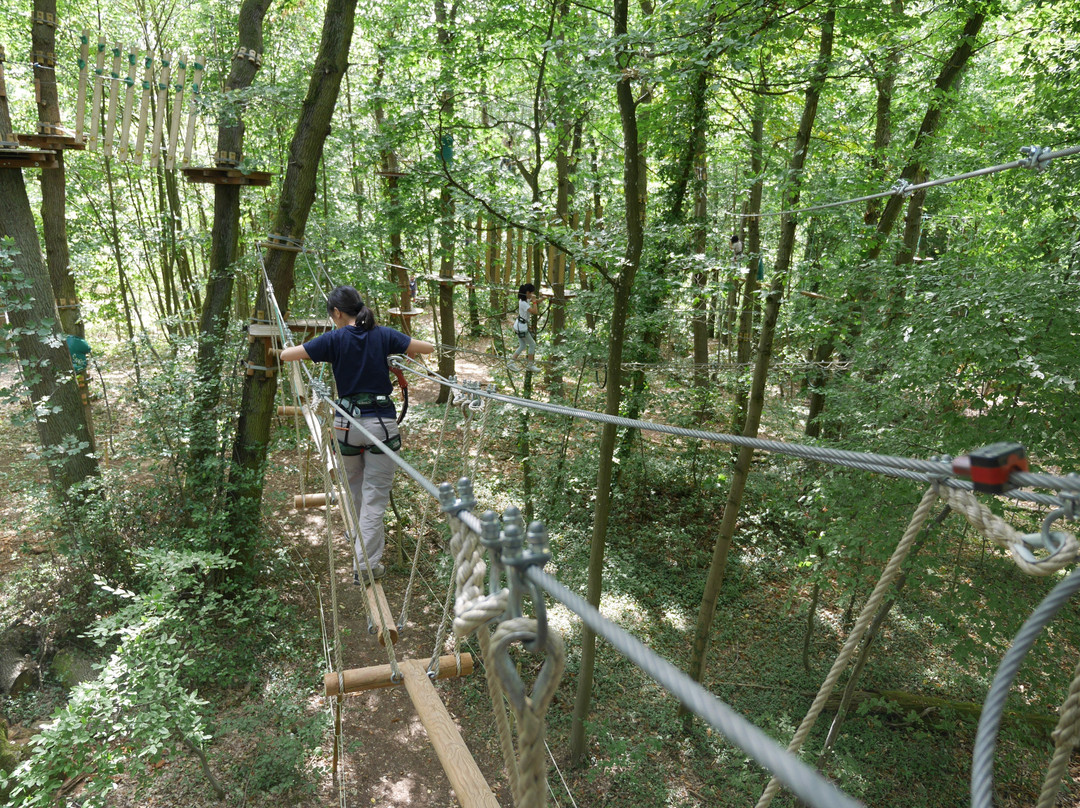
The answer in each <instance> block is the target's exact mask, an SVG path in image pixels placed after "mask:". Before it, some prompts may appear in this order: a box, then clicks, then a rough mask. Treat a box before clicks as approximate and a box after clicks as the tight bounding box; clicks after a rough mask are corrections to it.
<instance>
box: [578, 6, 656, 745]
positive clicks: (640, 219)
mask: <svg viewBox="0 0 1080 808" xmlns="http://www.w3.org/2000/svg"><path fill="white" fill-rule="evenodd" d="M614 20H615V27H614V32H615V37H616V38H620V37H622V38H624V39H625V37H626V33H627V0H614ZM632 56H633V54H632V51H631V50H630V49H629V46H628V45H620V46H619V51H618V53H617V56H616V59H617V66H618V69H619V70H620V72H621V73H622V75H621V76H620V77H619V80H618V81H617V82H616V85H615V95H616V98H617V100H618V105H619V118H620V121H621V123H622V130H623V154H624V157H623V197H624V199H625V206H626V250H625V252H624V253H623V263H622V266H621V267H620V269H619V274H618V277H617V278H616V279H614V285H615V303H614V308H613V310H612V312H611V335H610V337H609V339H608V385H607V401H606V405H605V410H604V411H605V412H606V413H607V414H609V415H618V414H619V405H620V403H621V400H622V354H623V339H624V337H625V330H626V317H627V314H628V312H629V301H630V291H631V288H632V287H633V283H634V277H635V275H636V274H637V270H638V265H639V264H640V261H641V251H642V248H643V245H644V238H645V234H644V229H645V228H644V223H645V199H644V197H643V196H642V190H641V186H642V174H643V172H642V154H641V151H640V149H639V141H638V122H637V102H636V101H635V99H634V88H633V86H632V84H631V80H630V75H629V73H630V71H629V66H630V62H631V59H632ZM614 454H615V426H614V425H613V424H604V429H603V432H602V433H601V438H600V451H599V458H598V468H597V473H596V510H595V513H594V515H593V533H592V544H591V546H590V550H589V575H588V591H587V598H588V601H589V603H591V604H592V605H593V606H596V607H599V606H600V595H601V590H602V588H603V571H604V545H605V541H606V538H607V525H608V518H609V516H610V514H611V475H612V468H613V465H614V463H613V460H614ZM595 664H596V634H595V633H593V632H592V631H591V630H590V629H588V628H585V629H583V630H582V636H581V669H580V672H579V675H578V689H577V697H576V699H575V701H574V716H573V724H572V727H571V734H570V760H571V762H572V764H573V765H575V766H578V765H581V763H582V762H583V761H584V759H585V719H586V718H587V717H588V714H589V702H590V700H591V698H592V682H593V669H594V667H595Z"/></svg>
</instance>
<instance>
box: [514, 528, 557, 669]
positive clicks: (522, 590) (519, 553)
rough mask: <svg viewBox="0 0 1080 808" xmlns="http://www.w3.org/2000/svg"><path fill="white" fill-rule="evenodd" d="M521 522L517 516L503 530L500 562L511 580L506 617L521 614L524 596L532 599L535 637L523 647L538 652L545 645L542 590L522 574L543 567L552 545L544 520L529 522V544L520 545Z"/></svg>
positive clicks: (547, 559) (546, 635)
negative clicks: (549, 541) (549, 542)
mask: <svg viewBox="0 0 1080 808" xmlns="http://www.w3.org/2000/svg"><path fill="white" fill-rule="evenodd" d="M514 510H515V511H516V509H514ZM515 515H516V514H515ZM520 521H521V520H520V517H517V519H515V520H513V521H510V522H509V523H508V524H507V525H506V527H505V528H504V529H503V542H502V544H503V552H502V563H503V564H504V565H505V566H506V568H507V574H508V578H509V583H510V601H509V605H508V610H509V615H508V617H509V618H511V619H513V618H517V617H521V616H522V615H523V601H524V598H525V597H526V596H529V597H530V598H531V600H532V602H533V611H534V613H535V617H536V637H535V638H532V639H529V640H527V641H526V642H525V647H526V648H527V649H528V650H529V651H537V650H539V649H541V648H543V647H544V646H545V645H546V644H547V637H548V625H547V609H546V607H545V604H544V593H543V592H541V591H540V589H539V587H537V586H536V584H534V583H533V582H532V581H530V580H528V579H527V578H526V577H525V571H526V570H527V569H528V568H529V567H539V568H540V569H543V568H544V566H545V565H546V564H547V562H548V561H550V560H551V548H550V546H549V545H548V538H547V528H546V527H544V523H543V522H533V523H532V524H530V525H529V530H528V532H527V534H526V542H527V545H528V546H527V547H523V546H522V540H521V524H520Z"/></svg>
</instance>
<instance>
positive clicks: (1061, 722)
mask: <svg viewBox="0 0 1080 808" xmlns="http://www.w3.org/2000/svg"><path fill="white" fill-rule="evenodd" d="M1053 738H1054V756H1053V757H1052V758H1051V759H1050V765H1049V766H1048V767H1047V769H1046V777H1045V779H1044V780H1043V785H1042V792H1041V793H1040V794H1039V802H1038V803H1037V805H1036V808H1054V805H1055V804H1056V803H1057V797H1058V793H1059V792H1060V791H1061V778H1062V776H1063V775H1064V774H1065V772H1066V770H1067V769H1068V766H1069V760H1070V758H1072V753H1073V750H1074V749H1075V748H1076V743H1077V741H1078V740H1080V662H1077V664H1076V668H1075V669H1074V670H1073V680H1072V684H1071V685H1069V695H1068V697H1067V698H1066V699H1065V703H1064V704H1063V705H1062V707H1061V718H1060V719H1058V725H1057V728H1056V729H1055V730H1054V734H1053Z"/></svg>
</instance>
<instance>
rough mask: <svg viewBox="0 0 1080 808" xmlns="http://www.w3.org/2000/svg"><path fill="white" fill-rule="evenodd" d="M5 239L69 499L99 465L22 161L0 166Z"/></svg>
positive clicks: (41, 420) (42, 429)
mask: <svg viewBox="0 0 1080 808" xmlns="http://www.w3.org/2000/svg"><path fill="white" fill-rule="evenodd" d="M10 131H11V116H10V113H9V112H8V102H7V97H6V96H3V95H0V132H10ZM42 170H43V171H50V170H54V169H42ZM0 238H10V239H12V241H13V242H14V250H11V251H8V250H6V249H3V250H0V298H2V299H3V300H4V301H5V302H6V304H7V305H8V307H9V308H8V317H9V320H10V325H11V333H12V335H13V341H14V343H15V347H16V350H17V352H18V355H19V362H20V363H21V364H22V366H23V379H24V381H25V383H26V386H27V388H28V389H29V391H30V401H31V402H32V404H33V405H34V409H35V411H36V412H37V413H38V417H37V418H35V420H34V423H35V426H36V427H37V432H38V439H39V440H40V442H41V447H42V450H43V455H44V457H45V460H46V462H47V465H48V468H49V477H50V480H51V482H52V484H53V494H54V496H55V497H56V498H57V501H58V502H59V503H60V504H62V505H64V504H68V503H67V496H68V490H69V489H70V488H71V486H73V485H75V484H77V483H82V482H85V481H88V480H90V479H91V478H96V476H97V473H98V464H97V459H96V458H95V457H94V456H93V454H92V453H91V439H90V430H89V428H88V427H87V424H86V418H85V416H84V412H83V407H82V402H81V400H80V396H79V389H78V387H77V386H76V384H75V374H74V371H73V369H72V366H71V354H70V353H68V349H67V345H66V344H65V342H64V337H63V334H61V333H58V332H57V331H56V327H57V324H58V323H59V322H60V318H59V316H58V315H57V311H56V305H55V304H54V303H53V292H52V286H51V284H50V282H49V273H48V270H47V269H46V266H45V263H44V261H42V258H41V246H40V244H39V242H38V234H37V227H36V225H35V223H34V212H33V210H31V208H30V199H29V197H28V196H27V195H26V182H25V180H24V179H23V174H22V170H21V169H18V168H0Z"/></svg>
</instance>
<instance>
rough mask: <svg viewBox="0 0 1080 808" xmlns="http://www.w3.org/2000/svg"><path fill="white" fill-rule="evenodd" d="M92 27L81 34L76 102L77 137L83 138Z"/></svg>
mask: <svg viewBox="0 0 1080 808" xmlns="http://www.w3.org/2000/svg"><path fill="white" fill-rule="evenodd" d="M89 60H90V29H89V28H86V29H83V32H82V34H81V35H80V36H79V90H78V98H77V100H76V102H75V139H76V140H80V141H81V140H82V139H83V118H84V117H85V116H86V82H87V73H88V72H89V71H90V61H89Z"/></svg>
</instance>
